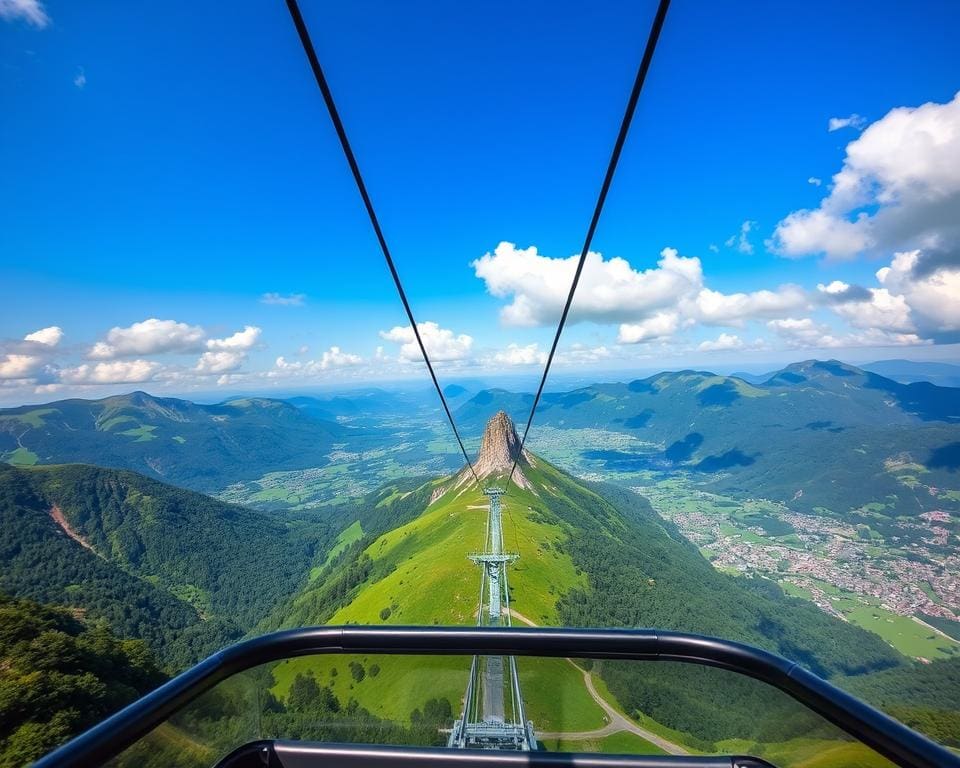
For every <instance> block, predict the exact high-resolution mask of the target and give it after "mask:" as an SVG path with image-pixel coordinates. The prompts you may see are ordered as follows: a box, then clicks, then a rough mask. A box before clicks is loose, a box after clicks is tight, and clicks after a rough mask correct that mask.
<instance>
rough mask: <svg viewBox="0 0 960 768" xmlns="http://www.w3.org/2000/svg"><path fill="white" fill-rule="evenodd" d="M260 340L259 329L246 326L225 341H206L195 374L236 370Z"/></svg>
mask: <svg viewBox="0 0 960 768" xmlns="http://www.w3.org/2000/svg"><path fill="white" fill-rule="evenodd" d="M259 339H260V329H259V328H257V327H255V326H252V325H248V326H246V327H245V328H244V329H243V330H242V331H237V332H236V333H235V334H233V335H232V336H228V337H227V338H225V339H208V340H207V350H208V351H206V352H204V353H203V354H202V355H201V356H200V359H199V360H198V361H197V365H196V368H195V369H194V370H195V371H196V372H197V373H201V374H212V373H229V372H231V371H235V370H237V369H238V368H239V367H240V366H241V365H243V363H244V361H245V360H246V359H247V353H248V352H249V351H250V350H251V349H253V347H255V346H256V344H257V341H258V340H259Z"/></svg>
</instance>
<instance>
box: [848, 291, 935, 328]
mask: <svg viewBox="0 0 960 768" xmlns="http://www.w3.org/2000/svg"><path fill="white" fill-rule="evenodd" d="M869 294H870V298H869V299H867V300H866V301H846V302H843V303H840V304H835V305H833V311H834V312H836V313H837V314H838V315H839V316H840V317H842V318H844V319H845V320H846V321H847V322H849V323H850V325H852V326H853V327H854V328H877V329H880V330H884V331H896V332H898V333H912V332H913V331H914V330H916V329H915V327H914V325H913V321H912V320H911V319H910V307H909V306H908V305H907V302H906V300H905V299H904V297H903V296H897V295H894V294H892V293H890V291H888V290H887V289H886V288H874V289H871V290H870V291H869Z"/></svg>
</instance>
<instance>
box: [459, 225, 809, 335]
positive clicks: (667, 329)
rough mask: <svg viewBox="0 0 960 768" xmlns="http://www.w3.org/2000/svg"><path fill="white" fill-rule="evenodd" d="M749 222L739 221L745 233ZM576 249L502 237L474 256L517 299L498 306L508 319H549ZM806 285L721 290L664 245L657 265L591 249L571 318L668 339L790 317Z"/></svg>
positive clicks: (499, 289) (695, 263)
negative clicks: (562, 253) (550, 252)
mask: <svg viewBox="0 0 960 768" xmlns="http://www.w3.org/2000/svg"><path fill="white" fill-rule="evenodd" d="M752 226H753V223H752V222H749V221H747V222H745V223H744V225H743V227H741V236H744V237H745V236H746V234H747V233H749V232H750V231H751V228H752ZM576 261H577V257H575V256H573V257H570V258H568V259H553V258H550V257H547V256H542V255H540V254H539V253H538V252H537V249H536V248H535V247H530V248H525V249H518V248H517V247H516V246H514V245H513V244H512V243H506V242H504V243H500V245H498V246H497V248H496V249H495V250H494V252H493V253H492V254H491V253H488V254H486V255H485V256H483V257H482V258H481V259H478V260H477V261H475V262H474V263H473V267H474V269H475V271H476V274H477V276H478V277H480V278H481V279H483V280H484V281H485V282H486V286H487V290H488V291H489V292H490V293H491V294H493V295H494V296H498V297H501V298H507V297H512V302H511V303H510V304H508V305H507V306H506V307H504V308H503V309H502V310H501V318H502V320H503V321H504V322H505V323H506V324H507V325H552V324H553V323H555V322H556V321H557V319H558V318H559V316H560V312H561V310H562V308H563V303H564V302H565V301H566V297H567V293H568V292H569V289H570V281H571V280H572V278H573V272H574V269H575V267H576ZM809 303H810V302H809V299H808V298H807V295H806V293H805V292H804V291H803V290H802V289H801V288H799V287H798V286H795V285H785V286H781V287H779V288H778V289H777V290H775V291H770V290H762V291H754V292H752V293H733V294H724V293H721V292H719V291H714V290H711V289H710V288H707V287H705V286H704V277H703V267H702V264H701V262H700V259H698V258H695V257H683V256H680V255H679V254H678V253H677V251H676V250H675V249H673V248H664V249H663V251H661V253H660V259H659V261H658V262H657V266H656V267H654V268H651V269H647V270H644V271H638V270H635V269H633V268H632V267H631V266H630V264H629V262H627V261H626V260H625V259H622V258H612V259H609V260H607V259H604V258H603V257H602V256H601V255H600V254H599V253H590V254H589V256H588V258H587V262H586V264H585V266H584V270H583V275H582V277H581V281H580V286H579V288H578V290H577V295H576V298H575V299H574V303H573V309H572V310H571V315H570V317H571V320H570V321H571V322H577V321H583V320H590V321H594V322H598V323H612V322H616V323H619V333H618V337H617V341H618V343H620V344H638V343H646V342H650V341H661V340H665V339H669V338H671V337H672V336H674V335H675V334H676V333H677V332H678V331H680V330H683V329H685V328H689V327H690V326H691V325H693V324H695V323H702V324H704V325H715V326H726V327H731V328H740V327H743V326H744V324H745V323H746V322H747V321H748V320H751V319H754V318H763V319H766V318H771V317H785V316H786V315H788V314H790V313H791V312H795V311H797V310H801V309H806V308H807V306H808V305H809Z"/></svg>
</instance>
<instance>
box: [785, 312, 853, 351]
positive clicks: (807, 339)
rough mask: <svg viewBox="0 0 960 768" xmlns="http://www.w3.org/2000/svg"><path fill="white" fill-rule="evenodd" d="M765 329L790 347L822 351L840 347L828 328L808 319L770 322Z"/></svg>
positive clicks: (789, 318)
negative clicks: (811, 348) (812, 348)
mask: <svg viewBox="0 0 960 768" xmlns="http://www.w3.org/2000/svg"><path fill="white" fill-rule="evenodd" d="M767 327H768V328H769V329H770V330H772V331H773V332H774V333H776V334H777V335H778V336H780V337H781V338H782V339H783V340H784V341H785V342H786V343H787V346H790V347H794V348H797V347H801V348H802V347H815V348H821V349H823V348H831V347H838V346H840V341H839V340H838V339H837V338H836V337H835V336H833V335H832V333H831V329H830V326H828V325H825V324H822V323H816V322H814V321H813V319H812V318H809V317H804V318H792V317H787V318H783V319H780V320H771V321H770V322H768V323H767Z"/></svg>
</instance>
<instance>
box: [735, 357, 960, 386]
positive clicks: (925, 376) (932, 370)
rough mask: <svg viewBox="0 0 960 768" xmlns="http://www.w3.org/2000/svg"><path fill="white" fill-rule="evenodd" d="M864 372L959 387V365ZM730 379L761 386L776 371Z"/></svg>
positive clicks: (871, 366)
mask: <svg viewBox="0 0 960 768" xmlns="http://www.w3.org/2000/svg"><path fill="white" fill-rule="evenodd" d="M859 367H860V368H861V369H863V370H864V371H869V372H870V373H876V374H879V375H880V376H885V377H886V378H888V379H892V380H893V381H896V382H899V383H900V384H913V383H914V382H917V381H928V382H930V383H931V384H936V385H937V386H939V387H960V365H955V364H953V363H940V362H918V361H916V360H877V361H876V362H873V363H861V364H860V366H859ZM730 375H731V376H732V377H735V378H738V379H743V380H744V381H746V382H747V383H749V384H763V383H764V382H765V381H768V380H769V379H771V378H773V376H774V375H776V371H771V372H769V373H744V372H741V371H737V372H735V373H731V374H730Z"/></svg>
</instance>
